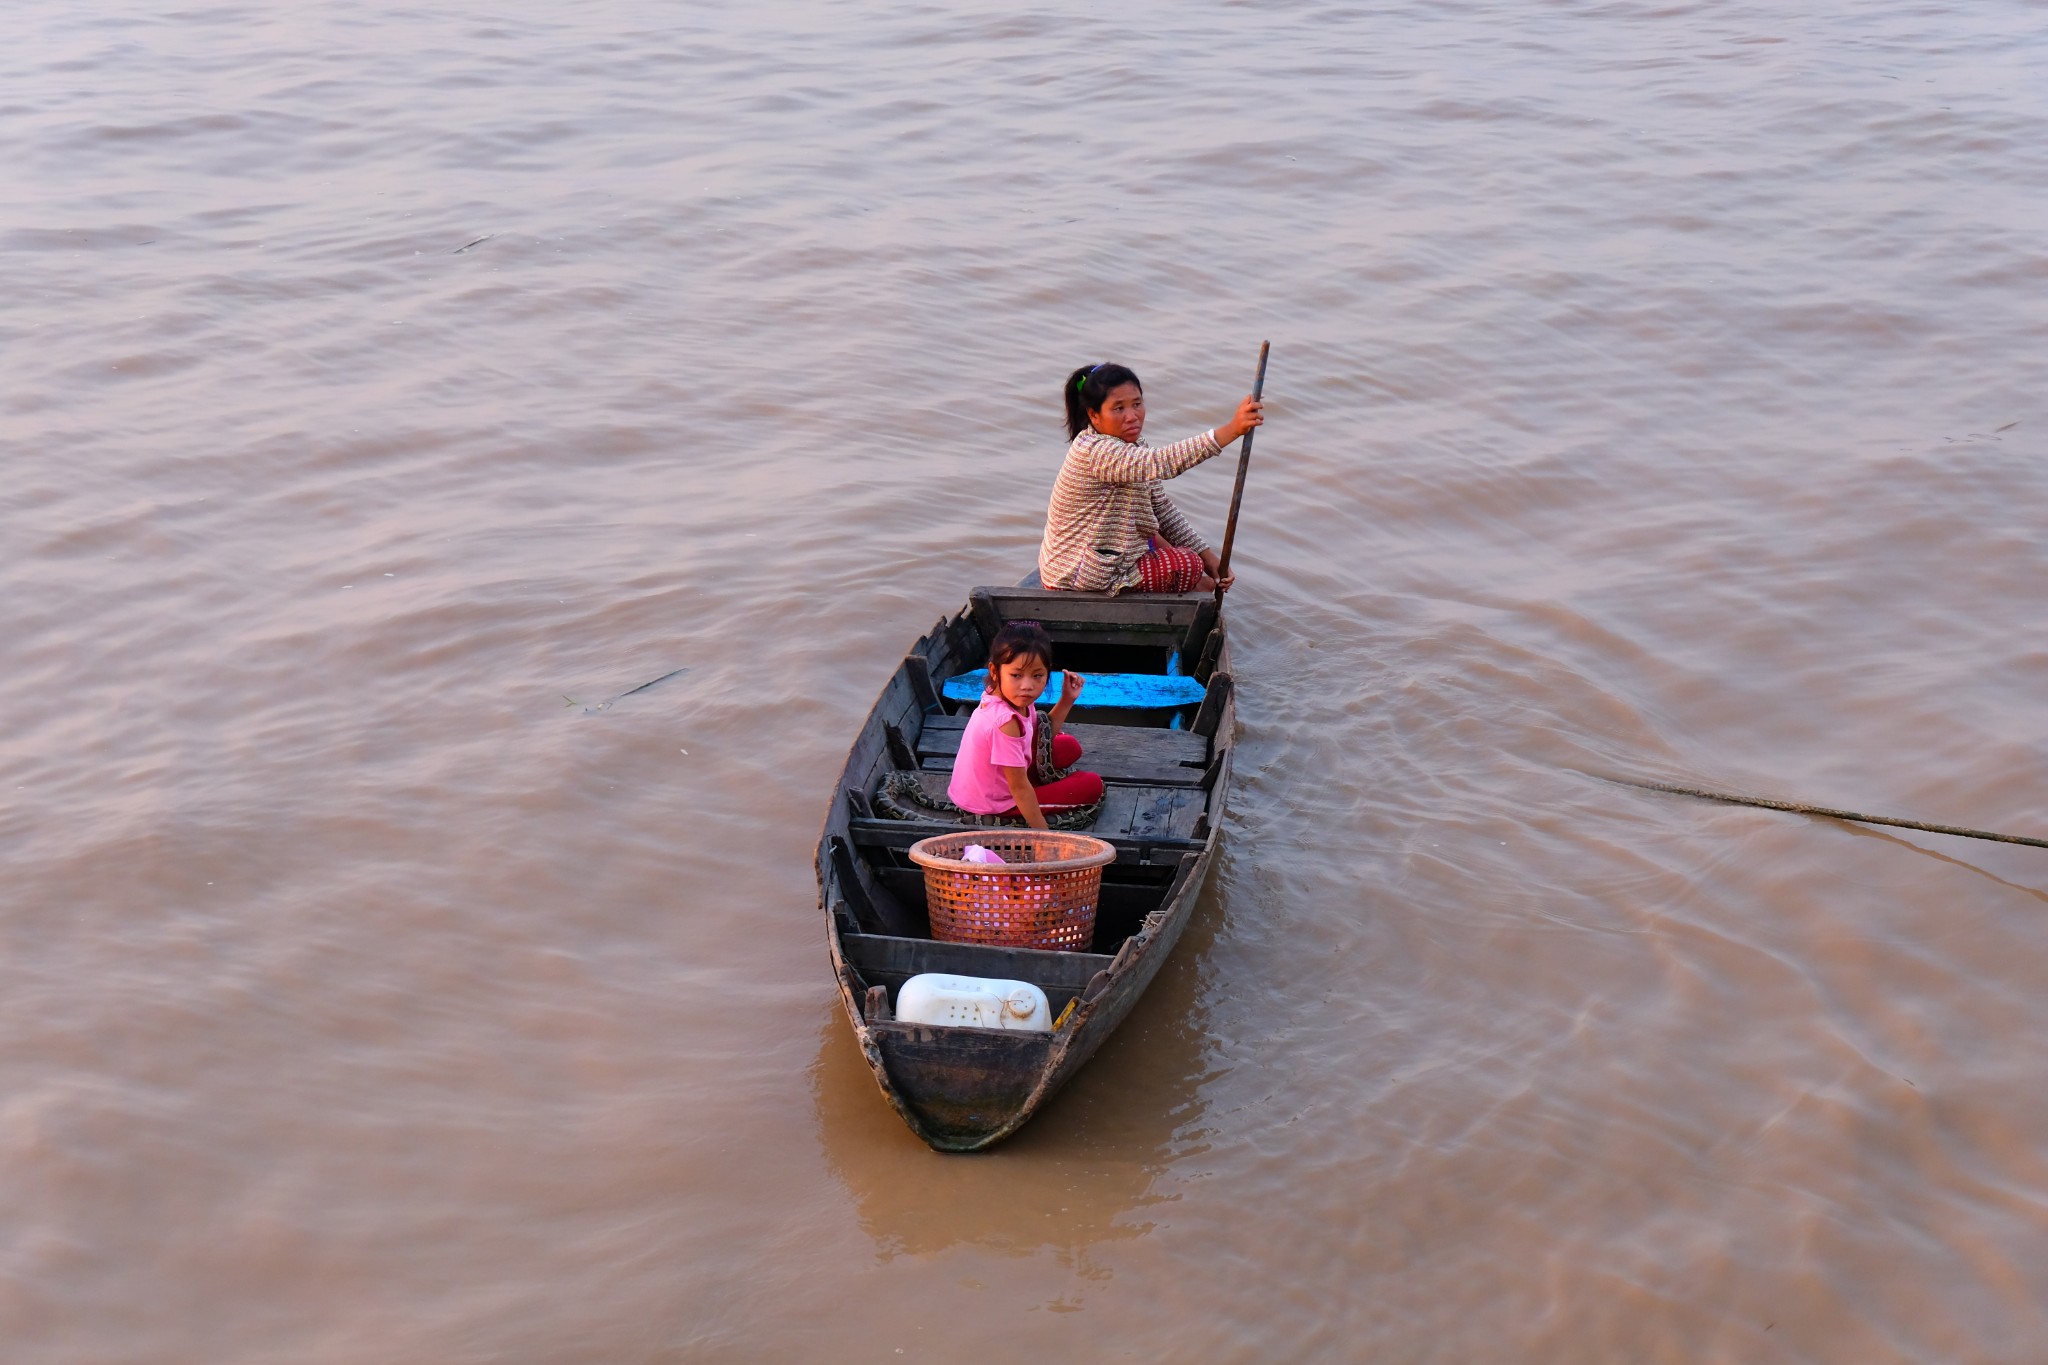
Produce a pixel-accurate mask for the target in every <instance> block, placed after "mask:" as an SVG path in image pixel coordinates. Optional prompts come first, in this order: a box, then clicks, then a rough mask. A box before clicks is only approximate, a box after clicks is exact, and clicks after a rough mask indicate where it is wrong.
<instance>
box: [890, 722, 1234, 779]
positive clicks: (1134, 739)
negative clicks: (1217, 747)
mask: <svg viewBox="0 0 2048 1365" xmlns="http://www.w3.org/2000/svg"><path fill="white" fill-rule="evenodd" d="M966 728H967V718H966V717H965V716H934V717H932V718H931V719H930V720H928V721H926V722H925V726H924V733H923V734H921V735H919V736H918V740H917V756H918V758H919V759H920V760H921V766H922V767H923V768H924V769H925V770H926V771H928V772H950V771H951V770H952V767H953V760H954V758H955V757H956V756H957V755H958V754H959V752H960V735H961V732H962V731H963V730H965V729H966ZM1066 729H1067V733H1069V734H1071V735H1072V736H1073V737H1074V738H1075V739H1078V740H1080V741H1081V751H1082V752H1081V766H1082V767H1083V768H1084V769H1086V770H1087V771H1089V772H1091V773H1100V774H1102V780H1103V781H1105V782H1137V783H1143V784H1145V785H1149V786H1156V787H1198V786H1200V785H1202V776H1203V769H1204V768H1205V767H1207V764H1208V757H1209V741H1208V740H1206V739H1204V738H1203V737H1202V736H1200V735H1198V734H1195V733H1194V732H1192V731H1189V730H1166V729H1157V728H1154V727H1151V726H1142V725H1074V724H1069V725H1068V726H1067V727H1066Z"/></svg>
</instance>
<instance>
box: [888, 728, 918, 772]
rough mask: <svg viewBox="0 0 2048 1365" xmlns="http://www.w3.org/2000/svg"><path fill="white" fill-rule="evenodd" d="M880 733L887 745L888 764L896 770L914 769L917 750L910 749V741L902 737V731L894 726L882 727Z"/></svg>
mask: <svg viewBox="0 0 2048 1365" xmlns="http://www.w3.org/2000/svg"><path fill="white" fill-rule="evenodd" d="M882 733H883V735H884V736H886V737H887V741H888V745H889V763H890V765H891V766H893V767H896V768H904V769H908V768H915V767H916V766H917V750H915V749H913V748H911V747H910V741H909V740H907V739H905V738H904V737H903V731H902V729H901V728H900V727H898V726H895V725H884V726H883V727H882Z"/></svg>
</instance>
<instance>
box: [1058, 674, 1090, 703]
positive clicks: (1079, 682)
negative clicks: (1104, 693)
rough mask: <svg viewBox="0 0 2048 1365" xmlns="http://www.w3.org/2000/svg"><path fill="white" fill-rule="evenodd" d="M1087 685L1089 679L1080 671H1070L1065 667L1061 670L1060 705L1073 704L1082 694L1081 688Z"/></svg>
mask: <svg viewBox="0 0 2048 1365" xmlns="http://www.w3.org/2000/svg"><path fill="white" fill-rule="evenodd" d="M1087 685H1088V680H1087V679H1086V678H1084V677H1082V676H1081V675H1080V674H1079V673H1070V672H1067V671H1066V670H1064V669H1063V670H1061V672H1060V705H1061V706H1072V705H1073V704H1074V701H1075V699H1076V698H1078V697H1079V696H1080V695H1081V689H1082V688H1084V687H1086V686H1087Z"/></svg>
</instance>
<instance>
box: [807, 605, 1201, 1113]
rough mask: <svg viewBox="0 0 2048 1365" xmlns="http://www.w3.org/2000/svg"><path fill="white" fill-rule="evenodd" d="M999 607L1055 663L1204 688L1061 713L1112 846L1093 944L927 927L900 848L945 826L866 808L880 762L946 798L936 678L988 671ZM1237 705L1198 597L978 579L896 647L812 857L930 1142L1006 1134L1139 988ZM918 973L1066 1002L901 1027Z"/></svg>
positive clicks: (874, 1021) (835, 950)
mask: <svg viewBox="0 0 2048 1365" xmlns="http://www.w3.org/2000/svg"><path fill="white" fill-rule="evenodd" d="M1012 620H1034V621H1037V622H1039V623H1040V624H1042V625H1043V626H1044V627H1045V628H1046V631H1047V632H1048V633H1049V634H1050V635H1051V636H1052V638H1053V642H1054V646H1055V657H1056V661H1057V663H1058V664H1059V666H1060V667H1062V668H1071V669H1073V670H1075V671H1076V672H1079V673H1083V674H1092V675H1097V676H1101V675H1105V674H1126V675H1129V674H1150V675H1162V676H1171V675H1181V676H1183V677H1189V678H1192V679H1193V680H1194V681H1195V682H1196V683H1199V684H1200V685H1201V686H1200V688H1199V690H1198V691H1196V692H1195V693H1194V695H1196V696H1198V697H1199V701H1196V702H1193V703H1191V704H1182V705H1177V706H1171V707H1160V706H1147V707H1144V708H1137V707H1130V708H1121V707H1115V706H1111V707H1102V706H1096V707H1093V708H1090V707H1087V706H1086V703H1087V702H1088V701H1089V692H1087V691H1084V692H1083V693H1082V701H1083V703H1084V706H1083V707H1082V708H1079V709H1076V711H1075V712H1074V713H1073V716H1072V717H1071V718H1070V720H1069V722H1068V726H1067V728H1068V729H1069V730H1070V731H1071V732H1072V733H1073V734H1074V736H1075V737H1076V738H1078V739H1079V740H1080V741H1081V743H1082V745H1083V747H1084V749H1085V751H1086V754H1085V757H1084V758H1083V759H1082V766H1083V767H1085V768H1088V769H1090V770H1092V771H1094V772H1098V773H1100V774H1102V777H1103V779H1104V782H1105V784H1106V787H1107V794H1106V796H1105V799H1104V801H1103V805H1102V810H1101V813H1100V815H1099V816H1098V817H1097V819H1096V822H1095V824H1094V825H1093V827H1091V828H1087V829H1084V830H1080V831H1077V832H1080V833H1086V834H1092V835H1094V836H1095V837H1096V838H1099V839H1105V840H1108V841H1109V842H1110V843H1111V844H1112V845H1114V846H1115V848H1116V861H1115V862H1114V863H1111V864H1110V865H1109V866H1107V867H1105V868H1104V869H1103V883H1102V894H1101V899H1100V901H1099V903H1098V906H1097V912H1096V927H1095V941H1094V944H1093V951H1090V952H1042V951H1037V950H1033V949H1025V948H993V947H984V946H980V945H975V944H961V943H941V942H938V941H936V940H934V939H933V938H932V937H931V932H930V924H929V921H928V919H927V917H926V909H925V894H924V874H923V872H922V870H921V869H919V868H918V867H916V866H915V865H913V864H912V863H911V862H910V860H909V858H908V857H907V856H906V852H905V851H906V850H907V849H908V848H909V847H910V846H911V845H912V844H914V843H916V842H917V841H918V840H919V839H923V838H926V837H928V836H930V835H934V834H945V833H952V832H957V831H958V830H959V829H960V828H961V826H959V825H957V824H947V823H939V822H937V821H936V820H933V821H929V822H927V821H922V820H900V819H886V818H878V811H877V809H876V807H875V805H874V803H873V801H872V799H871V797H872V794H873V793H874V792H875V790H876V788H877V786H878V785H879V784H880V782H881V780H882V778H883V777H884V776H885V775H886V774H887V773H888V772H890V771H891V770H904V771H909V772H912V773H915V774H917V781H918V782H919V783H920V784H921V785H923V786H924V787H925V788H926V789H928V790H931V791H933V792H935V793H939V794H943V792H944V790H945V784H946V781H947V779H948V776H949V774H950V771H951V768H952V762H953V755H954V753H955V752H956V751H957V750H958V748H959V744H960V734H961V731H962V730H963V729H964V728H965V725H966V714H965V713H966V712H967V711H968V710H969V709H970V706H969V704H967V703H959V702H948V701H947V700H946V699H945V697H944V695H943V691H944V687H945V683H946V680H947V679H949V678H952V677H955V676H956V675H959V674H963V673H967V672H970V671H973V670H979V669H982V668H984V667H985V666H986V664H987V660H988V642H989V641H990V640H991V639H992V638H993V637H994V636H995V633H996V631H997V630H998V629H999V628H1000V627H1001V626H1002V624H1003V623H1004V622H1006V621H1012ZM1090 690H1091V691H1092V690H1095V689H1094V685H1093V683H1092V682H1091V686H1090ZM1104 690H1105V691H1114V690H1115V689H1104ZM1235 718H1236V713H1235V698H1234V696H1233V688H1232V684H1231V677H1230V655H1229V642H1228V640H1227V638H1226V636H1225V632H1224V625H1223V620H1222V618H1221V615H1220V613H1219V612H1218V611H1217V608H1216V603H1215V600H1214V598H1213V597H1211V596H1210V595H1209V594H1206V593H1200V594H1197V593H1184V594H1183V593H1174V594H1165V593H1161V594H1146V595H1130V596H1122V597H1114V598H1112V597H1101V596H1097V595H1095V594H1092V593H1075V592H1047V591H1044V590H1042V589H1039V588H1037V587H1035V586H1028V585H1027V586H1024V587H1018V588H976V589H974V590H973V592H972V593H971V594H970V595H969V598H968V603H967V605H966V607H964V608H963V609H962V610H960V611H959V612H958V613H956V614H955V615H953V616H952V617H950V618H947V619H942V620H941V621H940V622H939V623H938V624H937V625H936V626H934V627H933V628H932V630H931V631H930V632H929V633H928V634H926V635H924V636H922V637H920V638H919V639H918V640H917V642H916V643H915V644H914V645H912V646H911V649H910V652H909V653H908V654H906V655H905V656H904V658H903V663H902V664H901V665H900V666H899V667H898V668H897V669H896V672H895V674H894V675H893V676H892V677H891V678H890V679H889V684H888V686H886V687H884V688H883V689H882V695H881V697H880V698H879V699H878V700H877V701H876V702H875V705H874V708H873V709H872V710H871V711H870V712H869V713H868V717H867V719H866V721H864V722H863V723H862V725H861V729H860V735H859V738H858V739H856V740H855V741H854V745H853V749H852V751H851V752H850V753H849V754H848V755H847V758H846V767H845V770H844V771H843V772H842V773H841V774H840V779H839V786H838V789H837V791H836V793H835V794H834V796H833V798H832V805H831V811H830V813H829V814H828V815H827V816H826V818H825V828H824V832H823V834H822V835H821V836H820V838H819V840H818V856H817V869H818V891H819V906H820V908H821V909H823V910H824V911H825V916H826V932H827V935H828V937H829V939H830V943H831V949H832V969H833V971H834V972H835V973H836V975H837V976H838V980H839V996H840V1000H841V1002H842V1003H843V1004H844V1005H845V1007H846V1016H847V1018H848V1019H849V1020H850V1021H852V1024H853V1030H854V1033H855V1035H856V1036H857V1037H858V1040H859V1042H860V1049H861V1052H862V1053H863V1054H864V1055H865V1056H866V1057H867V1060H868V1065H869V1066H871V1067H872V1068H874V1072H875V1079H876V1080H877V1081H879V1082H880V1083H881V1087H882V1093H883V1094H884V1095H885V1096H887V1097H888V1100H889V1103H890V1104H892V1105H894V1106H895V1108H896V1111H897V1112H898V1113H899V1114H901V1115H902V1116H903V1120H904V1122H906V1123H908V1124H909V1125H910V1127H911V1130H912V1131H913V1132H915V1133H916V1134H917V1135H918V1136H919V1137H921V1138H923V1139H924V1140H925V1141H926V1142H927V1143H929V1144H931V1146H933V1147H934V1148H936V1149H938V1150H940V1151H947V1152H971V1151H978V1150H980V1149H983V1148H986V1147H989V1146H992V1145H993V1144H995V1143H997V1142H1000V1141H1002V1140H1003V1139H1004V1138H1006V1137H1008V1136H1009V1135H1010V1134H1012V1133H1014V1132H1016V1131H1017V1129H1018V1128H1019V1127H1021V1126H1022V1125H1023V1124H1024V1123H1025V1122H1026V1121H1027V1120H1029V1119H1030V1118H1031V1116H1032V1115H1033V1114H1035V1113H1037V1112H1038V1110H1039V1109H1040V1108H1041V1107H1043V1106H1044V1105H1045V1103H1046V1102H1047V1101H1048V1100H1049V1099H1051V1098H1052V1096H1053V1095H1054V1094H1055V1093H1056V1092H1057V1091H1058V1090H1059V1088H1060V1087H1061V1086H1062V1085H1064V1084H1065V1083H1066V1082H1067V1080H1068V1079H1069V1078H1070V1077H1072V1076H1073V1074H1074V1073H1075V1072H1076V1071H1077V1070H1079V1069H1080V1067H1081V1065H1082V1064H1083V1063H1085V1062H1086V1061H1087V1060H1088V1058H1089V1057H1091V1056H1092V1055H1094V1053H1095V1050H1096V1049H1097V1048H1098V1047H1100V1046H1102V1042H1103V1040H1104V1039H1105V1038H1107V1037H1108V1036H1109V1035H1110V1033H1111V1032H1113V1031H1114V1030H1115V1029H1116V1027H1117V1025H1118V1024H1120V1023H1122V1022H1123V1020H1124V1017H1125V1016H1126V1015H1128V1014H1129V1013H1130V1011H1131V1007H1132V1006H1133V1005H1135V1004H1136V1003H1137V1001H1138V997H1139V996H1140V995H1142V994H1143V993H1144V991H1145V988H1146V987H1147V986H1148V985H1150V984H1151V982H1152V978H1153V977H1154V976H1155V975H1157V974H1158V971H1159V967H1160V964H1161V963H1162V962H1163V961H1164V960H1165V958H1166V956H1167V954H1168V953H1171V952H1172V951H1173V947H1174V944H1175V943H1176V942H1178V941H1179V939H1180V936H1181V931H1182V930H1183V929H1184V928H1186V926H1187V921H1188V917H1189V915H1190V914H1191V913H1192V911H1193V908H1194V903H1195V898H1196V896H1197V894H1198V893H1199V892H1200V890H1201V887H1202V884H1203V882H1204V881H1205V880H1206V878H1207V876H1208V873H1209V868H1210V866H1211V864H1212V863H1213V861H1214V859H1215V856H1216V850H1217V847H1218V844H1219V841H1220V839H1221V836H1222V816H1223V798H1224V794H1225V791H1226V789H1227V788H1228V786H1229V782H1230V757H1231V735H1232V731H1233V729H1234V725H1235ZM920 972H947V973H954V974H958V975H965V976H983V977H1000V978H1009V979H1014V980H1022V981H1029V982H1032V983H1033V984H1035V985H1037V986H1039V987H1040V988H1041V989H1043V990H1044V991H1045V993H1046V996H1047V999H1048V1001H1049V1003H1050V1004H1051V1007H1052V1012H1053V1016H1054V1018H1056V1019H1058V1018H1060V1016H1061V1015H1062V1014H1063V1013H1064V1014H1065V1017H1064V1019H1063V1020H1062V1021H1061V1023H1060V1024H1059V1027H1058V1028H1056V1029H1055V1030H1054V1031H1052V1032H1050V1033H1043V1032H1010V1031H1004V1030H998V1029H979V1028H950V1027H935V1026H929V1025H922V1024H908V1023H904V1022H902V1021H899V1020H897V1019H895V1018H894V1017H893V1002H894V1000H895V997H896V991H897V988H898V987H900V986H901V985H902V984H903V983H904V982H905V981H906V980H908V979H909V978H910V977H912V976H915V975H917V974H918V973H920ZM1070 1003H1071V1004H1073V1006H1074V1008H1073V1009H1072V1010H1071V1011H1068V1010H1067V1006H1068V1005H1069V1004H1070Z"/></svg>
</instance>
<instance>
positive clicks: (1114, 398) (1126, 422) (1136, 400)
mask: <svg viewBox="0 0 2048 1365" xmlns="http://www.w3.org/2000/svg"><path fill="white" fill-rule="evenodd" d="M1088 424H1089V425H1090V426H1092V427H1094V428H1095V429H1096V430H1097V431H1099V432H1101V433H1102V434H1103V435H1104V436H1114V437H1116V438H1117V439H1118V440H1119V441H1135V440H1137V439H1138V437H1139V435H1140V434H1142V433H1143V432H1144V430H1145V391H1144V390H1143V389H1141V388H1139V387H1138V386H1137V385H1136V384H1119V385H1117V386H1116V387H1115V388H1113V389H1111V390H1110V391H1109V397H1107V398H1105V399H1103V400H1102V406H1101V407H1100V408H1098V409H1097V410H1096V411H1094V412H1091V413H1089V414H1088Z"/></svg>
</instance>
